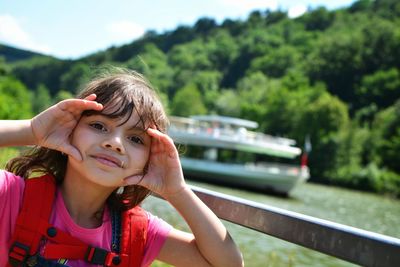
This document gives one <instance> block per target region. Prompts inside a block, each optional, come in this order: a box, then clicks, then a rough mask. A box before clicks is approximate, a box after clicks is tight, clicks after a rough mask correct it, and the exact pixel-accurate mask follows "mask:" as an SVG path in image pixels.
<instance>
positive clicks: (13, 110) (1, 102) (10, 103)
mask: <svg viewBox="0 0 400 267" xmlns="http://www.w3.org/2000/svg"><path fill="white" fill-rule="evenodd" d="M30 94H31V93H30V92H29V91H28V89H27V88H26V87H25V85H24V84H23V83H21V82H20V81H18V80H16V79H15V78H12V77H10V76H2V77H1V76H0V119H3V120H4V119H9V120H15V119H27V118H30V117H31V116H32V105H31V101H30V100H31V97H30Z"/></svg>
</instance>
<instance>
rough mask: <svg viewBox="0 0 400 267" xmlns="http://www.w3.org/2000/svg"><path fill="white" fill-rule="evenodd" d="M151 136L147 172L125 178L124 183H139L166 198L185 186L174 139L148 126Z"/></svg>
mask: <svg viewBox="0 0 400 267" xmlns="http://www.w3.org/2000/svg"><path fill="white" fill-rule="evenodd" d="M147 133H148V134H149V135H150V136H151V137H152V139H151V148H150V158H149V166H148V169H147V173H146V174H145V176H144V177H142V175H135V176H131V177H128V178H126V179H125V182H126V184H131V185H132V184H139V185H142V186H144V187H146V188H148V189H149V190H151V191H153V192H155V193H157V194H159V195H161V196H162V197H164V198H166V199H168V197H170V196H173V195H175V194H176V193H178V192H180V191H181V190H184V189H185V188H187V185H186V183H185V180H184V178H183V172H182V167H181V163H180V160H179V154H178V151H177V149H176V147H175V145H174V141H173V140H172V139H171V138H170V137H169V136H168V135H166V134H164V133H161V132H160V131H158V130H155V129H152V128H149V129H148V130H147Z"/></svg>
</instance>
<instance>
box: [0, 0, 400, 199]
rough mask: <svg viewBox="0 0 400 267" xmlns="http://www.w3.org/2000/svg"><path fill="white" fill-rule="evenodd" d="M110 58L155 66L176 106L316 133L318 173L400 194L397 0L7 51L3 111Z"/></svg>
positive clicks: (299, 136) (76, 82)
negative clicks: (98, 43)
mask: <svg viewBox="0 0 400 267" xmlns="http://www.w3.org/2000/svg"><path fill="white" fill-rule="evenodd" d="M1 53H2V50H0V56H1ZM107 65H117V66H122V67H127V68H131V69H135V70H138V71H139V72H142V73H144V74H145V75H146V76H147V77H148V78H149V79H150V81H151V82H152V83H153V85H154V86H155V87H156V88H157V90H158V91H159V92H160V94H162V96H163V101H164V103H165V105H166V106H167V108H168V111H169V114H171V115H181V116H189V115H193V114H206V113H208V114H211V113H216V114H220V115H227V116H235V117H241V118H245V119H250V120H255V121H257V122H258V123H259V124H260V126H261V130H262V131H264V132H266V133H268V134H273V135H279V136H285V137H290V138H294V139H295V140H297V142H298V144H300V145H302V144H303V143H304V140H305V137H306V136H310V139H311V143H312V148H313V150H312V152H311V154H310V168H311V174H312V180H314V181H318V182H324V183H331V184H338V185H344V186H348V187H353V188H357V189H361V190H371V191H376V192H380V193H388V194H391V195H395V196H400V164H399V162H400V2H399V1H397V0H376V1H371V0H359V1H357V2H355V3H354V4H353V5H352V6H350V7H348V8H345V9H340V10H334V11H328V10H327V9H325V8H324V7H319V8H315V9H312V10H309V11H308V12H307V13H305V14H304V15H302V16H301V17H298V18H295V19H290V18H288V16H287V13H286V12H285V11H269V10H260V11H254V12H252V13H251V14H249V16H248V18H247V19H246V20H244V21H240V20H229V19H227V20H225V21H223V22H222V23H220V24H218V23H217V22H216V21H215V20H214V19H212V18H200V19H199V20H198V21H197V22H196V23H195V24H194V25H192V26H180V27H178V28H176V29H174V30H172V31H169V32H164V33H156V32H151V31H150V32H147V33H146V34H145V36H144V37H143V38H141V39H140V40H137V41H134V42H132V43H130V44H127V45H124V46H121V47H111V48H109V49H107V50H105V51H103V52H100V53H96V54H92V55H90V56H88V57H84V58H80V59H78V60H73V61H72V60H69V61H63V60H58V59H55V58H50V57H41V56H37V57H30V58H29V59H26V60H17V61H9V60H8V58H7V57H4V59H3V60H2V61H1V60H0V73H1V77H0V103H1V105H0V118H3V119H4V118H7V119H12V118H25V117H29V116H31V115H32V114H34V113H36V112H39V111H40V110H42V109H43V108H44V107H45V106H47V105H49V104H50V103H51V102H52V101H57V100H60V99H63V98H66V97H70V96H71V95H73V94H75V93H76V91H77V90H78V88H79V86H80V85H81V84H82V83H84V82H85V81H86V80H87V79H88V77H90V75H91V73H93V70H94V69H97V68H101V67H103V66H107ZM16 100H17V101H16ZM4 103H7V105H5V104H4Z"/></svg>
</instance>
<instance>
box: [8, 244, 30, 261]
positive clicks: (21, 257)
mask: <svg viewBox="0 0 400 267" xmlns="http://www.w3.org/2000/svg"><path fill="white" fill-rule="evenodd" d="M29 250H30V247H28V246H27V245H24V244H21V243H19V242H14V244H12V246H11V248H10V252H9V253H8V262H9V264H10V265H11V266H13V267H18V266H24V265H25V262H26V260H27V259H28V257H29V256H30V255H29Z"/></svg>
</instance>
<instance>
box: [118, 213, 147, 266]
mask: <svg viewBox="0 0 400 267" xmlns="http://www.w3.org/2000/svg"><path fill="white" fill-rule="evenodd" d="M147 228H148V218H147V214H146V212H145V211H144V210H143V209H142V208H140V207H135V208H133V209H130V210H128V211H125V212H123V213H122V239H121V248H120V253H121V255H129V264H128V266H138V267H139V266H140V265H141V263H142V260H143V254H144V247H145V245H146V238H147Z"/></svg>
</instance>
